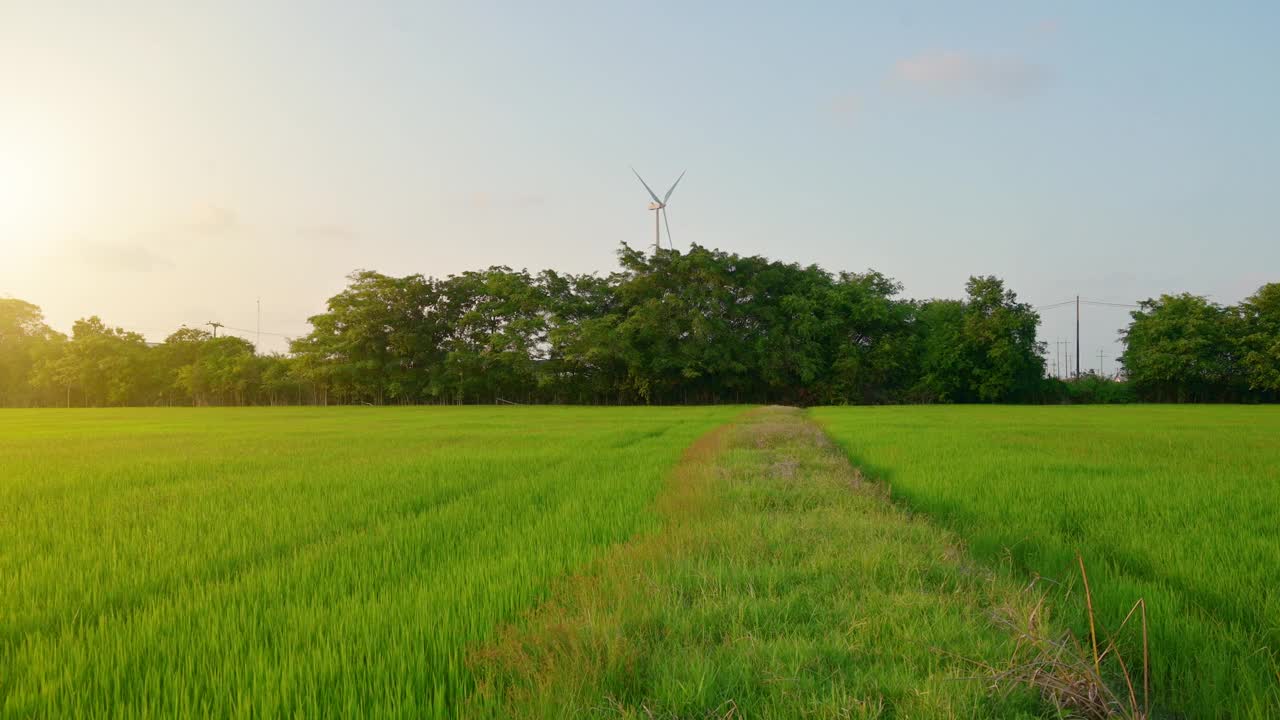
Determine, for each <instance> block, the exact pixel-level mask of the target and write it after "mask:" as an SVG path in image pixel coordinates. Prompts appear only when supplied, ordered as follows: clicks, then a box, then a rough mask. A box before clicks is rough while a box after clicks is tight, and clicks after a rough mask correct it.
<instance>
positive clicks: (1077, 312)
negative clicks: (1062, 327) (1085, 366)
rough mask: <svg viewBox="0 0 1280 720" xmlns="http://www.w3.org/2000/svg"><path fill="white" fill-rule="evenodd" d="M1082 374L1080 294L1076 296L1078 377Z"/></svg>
mask: <svg viewBox="0 0 1280 720" xmlns="http://www.w3.org/2000/svg"><path fill="white" fill-rule="evenodd" d="M1079 376H1080V296H1079V295H1077V296H1076V377H1079Z"/></svg>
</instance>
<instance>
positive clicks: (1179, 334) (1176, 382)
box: [1120, 293, 1239, 402]
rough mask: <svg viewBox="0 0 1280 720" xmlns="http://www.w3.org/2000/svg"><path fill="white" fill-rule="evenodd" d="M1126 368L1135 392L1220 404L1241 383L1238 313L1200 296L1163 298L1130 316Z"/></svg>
mask: <svg viewBox="0 0 1280 720" xmlns="http://www.w3.org/2000/svg"><path fill="white" fill-rule="evenodd" d="M1130 317H1131V318H1132V321H1131V322H1130V323H1129V327H1128V328H1126V329H1125V330H1124V331H1123V333H1122V337H1123V339H1124V343H1125V349H1124V352H1123V353H1122V354H1121V355H1120V363H1121V364H1122V365H1123V366H1124V369H1125V374H1126V375H1128V377H1129V380H1130V381H1131V382H1132V383H1133V387H1134V391H1135V392H1136V393H1137V394H1138V396H1139V397H1141V398H1143V399H1146V400H1156V401H1163V402H1204V401H1220V400H1225V399H1228V398H1229V397H1231V391H1232V386H1233V385H1234V384H1235V382H1236V381H1237V380H1238V379H1239V374H1238V367H1237V362H1236V357H1235V349H1234V347H1233V344H1234V343H1233V342H1232V338H1231V335H1232V333H1233V330H1235V329H1237V328H1238V327H1239V325H1238V324H1237V323H1234V322H1233V313H1232V312H1230V311H1229V310H1227V309H1225V308H1223V307H1221V306H1220V305H1218V304H1217V303H1212V302H1210V301H1209V300H1207V299H1205V298H1203V297H1200V296H1198V295H1191V294H1188V293H1183V294H1181V295H1161V296H1160V297H1159V299H1155V300H1150V299H1148V300H1143V301H1142V302H1141V303H1139V309H1138V310H1135V311H1133V312H1132V313H1130Z"/></svg>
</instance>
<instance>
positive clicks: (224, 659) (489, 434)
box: [0, 408, 738, 718]
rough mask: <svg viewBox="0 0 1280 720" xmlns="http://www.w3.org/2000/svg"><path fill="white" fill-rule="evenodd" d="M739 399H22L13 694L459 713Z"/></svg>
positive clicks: (100, 710)
mask: <svg viewBox="0 0 1280 720" xmlns="http://www.w3.org/2000/svg"><path fill="white" fill-rule="evenodd" d="M737 412H738V410H737V409H734V408H700V409H689V408H685V409H666V408H655V409H643V408H632V409H607V408H584V409H567V408H507V409H488V408H387V409H383V408H369V409H363V408H341V409H339V408H333V409H314V408H313V409H299V408H291V409H283V408H282V409H272V410H267V409H247V410H234V409H225V410H222V409H217V410H215V409H200V410H177V409H173V410H170V409H165V410H160V409H157V410H114V411H112V410H103V411H91V410H87V411H44V412H41V411H5V412H0V711H2V712H3V715H6V716H14V717H27V716H38V717H59V718H67V717H86V716H94V717H102V716H113V715H128V716H158V715H159V716H219V717H249V716H261V717H281V716H296V717H320V716H329V715H341V716H345V717H360V716H369V717H375V716H376V717H394V716H400V717H423V716H442V715H448V714H450V713H451V712H452V711H453V709H454V708H455V706H456V703H457V701H458V699H459V698H460V697H461V696H462V695H464V694H465V693H466V692H467V691H468V689H469V688H470V685H471V683H472V680H471V678H470V676H469V673H468V670H467V669H466V667H465V664H464V662H463V657H464V654H465V648H466V646H467V645H468V644H470V643H474V642H477V641H479V640H482V639H484V638H486V637H487V636H488V635H489V633H490V632H491V631H492V629H493V628H494V627H495V625H496V624H498V623H500V622H502V621H505V620H508V619H510V618H512V617H513V616H514V615H515V614H516V613H518V612H519V611H521V610H522V609H524V608H526V607H528V606H530V605H532V604H533V603H535V602H537V601H538V600H539V599H540V598H541V597H542V596H543V595H544V594H545V592H546V588H547V587H548V584H549V582H550V581H551V580H552V579H554V578H555V577H556V576H558V575H561V574H563V573H565V572H566V571H567V570H568V569H570V568H574V567H576V566H579V565H581V564H582V563H584V562H587V561H588V560H590V559H591V558H592V557H594V556H595V555H596V554H597V553H599V552H600V551H601V549H602V548H603V547H605V546H608V545H610V544H612V543H617V542H619V541H622V540H625V539H626V538H628V537H630V536H632V535H633V534H635V533H637V532H638V531H641V530H644V529H645V528H647V527H649V526H651V525H652V524H653V522H654V521H653V516H652V513H651V512H649V511H648V508H649V506H650V504H651V502H652V500H653V497H654V496H655V494H656V493H657V491H658V489H659V488H660V487H661V485H662V481H663V477H664V476H665V475H666V473H667V472H668V470H669V469H670V467H671V466H672V465H673V464H674V463H675V462H676V460H677V459H678V458H679V456H680V453H681V451H682V449H683V448H684V447H685V446H687V445H688V444H689V443H690V442H691V441H692V440H693V439H694V438H696V437H697V436H699V435H701V434H702V433H704V432H706V431H707V430H709V429H710V428H712V427H714V426H716V425H717V424H720V423H722V422H724V421H725V420H727V419H728V418H730V417H732V416H733V415H734V414H736V413H737Z"/></svg>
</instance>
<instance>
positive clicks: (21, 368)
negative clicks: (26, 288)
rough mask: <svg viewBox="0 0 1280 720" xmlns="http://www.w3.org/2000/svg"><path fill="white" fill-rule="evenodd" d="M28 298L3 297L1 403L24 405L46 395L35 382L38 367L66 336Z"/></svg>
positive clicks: (0, 319)
mask: <svg viewBox="0 0 1280 720" xmlns="http://www.w3.org/2000/svg"><path fill="white" fill-rule="evenodd" d="M63 339H64V338H63V336H62V335H61V334H60V333H57V332H54V331H53V330H52V329H51V328H50V327H49V326H48V325H46V324H45V322H44V315H43V313H41V312H40V308H39V307H37V306H36V305H32V304H31V303H29V302H24V301H22V300H15V299H11V298H0V407H5V406H24V405H30V404H35V403H38V402H40V401H41V400H42V399H43V398H42V395H41V393H40V392H39V388H38V387H37V386H36V385H35V384H33V382H32V380H33V375H34V374H35V371H36V367H37V365H38V364H40V363H41V362H42V361H46V362H47V360H46V357H47V356H48V355H49V354H51V353H52V352H54V351H55V350H56V346H57V345H59V344H60V341H61V340H63Z"/></svg>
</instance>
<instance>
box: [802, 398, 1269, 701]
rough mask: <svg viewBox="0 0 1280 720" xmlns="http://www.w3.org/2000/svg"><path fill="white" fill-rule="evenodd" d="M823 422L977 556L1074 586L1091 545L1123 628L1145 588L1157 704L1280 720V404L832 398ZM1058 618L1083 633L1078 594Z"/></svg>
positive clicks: (1094, 573)
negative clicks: (950, 403)
mask: <svg viewBox="0 0 1280 720" xmlns="http://www.w3.org/2000/svg"><path fill="white" fill-rule="evenodd" d="M814 416H815V417H816V418H817V419H818V420H819V421H820V422H821V423H822V424H823V425H824V426H825V427H826V428H827V430H828V431H829V432H830V433H831V434H832V435H833V436H834V437H835V438H837V440H838V441H839V442H840V443H841V444H842V445H843V446H844V447H845V449H846V450H847V451H848V453H849V454H850V456H851V457H852V458H853V460H854V461H855V463H857V464H860V465H861V466H862V467H863V469H864V470H867V471H869V472H871V473H872V474H874V475H876V476H878V477H879V479H881V480H882V481H884V482H885V483H888V484H889V485H890V486H891V488H892V494H893V496H894V498H895V499H899V500H902V501H903V502H905V503H906V504H908V505H909V506H910V507H912V508H915V509H918V510H921V511H924V512H926V513H928V514H929V515H931V516H933V517H935V518H937V519H939V520H940V521H942V522H943V523H945V524H946V525H948V526H950V527H952V528H954V529H956V530H958V531H959V532H960V534H961V535H962V536H964V537H965V538H966V539H967V540H968V541H969V543H970V549H971V550H972V551H973V552H975V553H977V554H978V555H979V556H981V557H985V558H986V559H988V560H991V561H997V560H1005V561H1010V562H1011V563H1012V566H1013V567H1014V568H1015V569H1016V571H1017V572H1019V573H1028V572H1030V573H1038V574H1041V575H1043V576H1046V577H1048V578H1051V579H1054V578H1056V579H1060V580H1066V579H1069V578H1070V577H1072V576H1073V568H1076V560H1075V553H1076V551H1077V550H1079V552H1080V553H1081V554H1082V556H1083V557H1084V559H1085V561H1086V562H1087V563H1088V567H1089V580H1090V582H1091V584H1092V590H1093V598H1092V599H1093V602H1094V604H1095V609H1096V611H1097V615H1098V617H1099V619H1100V621H1101V622H1104V623H1106V624H1109V625H1111V626H1115V625H1118V624H1119V622H1120V621H1121V620H1123V618H1124V617H1125V615H1126V614H1127V613H1128V611H1129V610H1130V609H1131V608H1132V607H1133V604H1134V602H1135V601H1136V600H1138V599H1139V598H1142V599H1145V601H1146V608H1147V611H1148V622H1149V628H1150V660H1151V673H1152V675H1151V683H1152V693H1153V700H1154V701H1155V705H1156V710H1157V711H1158V710H1159V709H1160V708H1161V707H1163V708H1164V709H1165V710H1166V711H1168V710H1174V711H1180V712H1183V713H1185V714H1186V716H1188V717H1196V718H1200V717H1206V718H1207V717H1258V718H1262V717H1280V661H1278V658H1280V411H1277V409H1276V408H1269V407H1238V406H1236V407H1232V406H1215V407H1209V406H1198V407H1096V406H1092V407H1047V408H1036V407H884V408H822V409H818V410H815V411H814ZM1076 570H1077V572H1078V569H1076ZM1072 603H1074V604H1072ZM1058 617H1059V618H1060V619H1066V620H1067V621H1068V622H1070V623H1071V624H1073V625H1074V629H1075V630H1076V632H1077V633H1078V634H1081V636H1087V634H1088V632H1089V626H1088V621H1087V613H1086V611H1085V607H1084V602H1083V597H1082V595H1081V594H1080V593H1076V594H1074V595H1073V596H1072V600H1071V601H1070V602H1068V604H1067V606H1066V607H1061V608H1059V613H1058ZM1131 642H1136V641H1134V640H1132V639H1131ZM1130 655H1131V656H1136V657H1142V655H1143V652H1142V649H1141V648H1140V647H1139V648H1130ZM1157 715H1158V712H1157Z"/></svg>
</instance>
